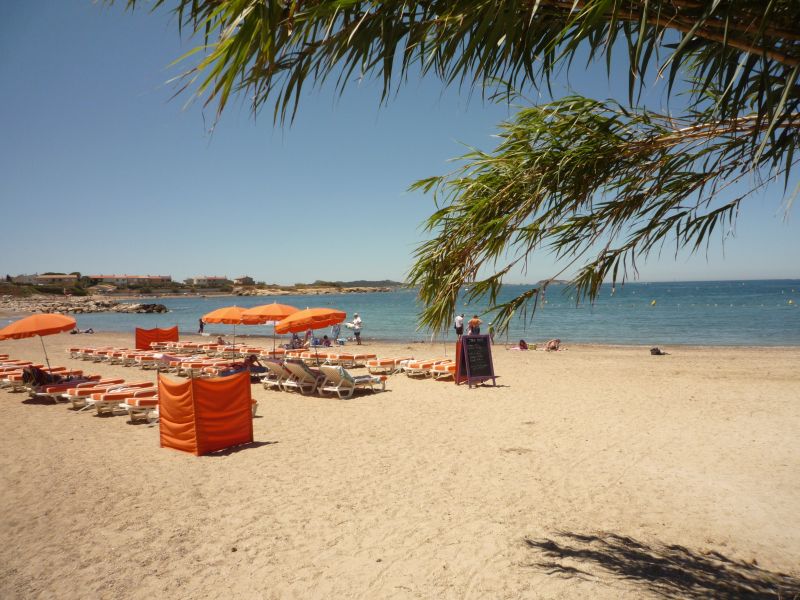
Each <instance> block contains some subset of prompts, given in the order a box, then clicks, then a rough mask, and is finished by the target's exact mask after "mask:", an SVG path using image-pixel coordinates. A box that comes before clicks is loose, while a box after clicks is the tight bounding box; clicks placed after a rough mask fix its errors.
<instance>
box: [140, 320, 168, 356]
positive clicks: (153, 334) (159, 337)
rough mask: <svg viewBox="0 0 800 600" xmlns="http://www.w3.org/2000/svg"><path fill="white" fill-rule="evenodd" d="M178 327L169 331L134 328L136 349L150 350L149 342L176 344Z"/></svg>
mask: <svg viewBox="0 0 800 600" xmlns="http://www.w3.org/2000/svg"><path fill="white" fill-rule="evenodd" d="M178 337H179V334H178V326H177V325H176V326H175V327H170V328H169V329H159V328H158V327H156V328H155V329H140V328H139V327H137V328H136V349H137V350H150V342H177V341H178Z"/></svg>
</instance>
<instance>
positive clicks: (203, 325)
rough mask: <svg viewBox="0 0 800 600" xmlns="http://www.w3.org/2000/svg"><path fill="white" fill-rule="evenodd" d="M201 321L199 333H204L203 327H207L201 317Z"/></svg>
mask: <svg viewBox="0 0 800 600" xmlns="http://www.w3.org/2000/svg"><path fill="white" fill-rule="evenodd" d="M199 321H200V328H199V329H198V330H197V333H203V327H205V326H206V324H205V323H203V319H199Z"/></svg>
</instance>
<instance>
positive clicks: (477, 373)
mask: <svg viewBox="0 0 800 600" xmlns="http://www.w3.org/2000/svg"><path fill="white" fill-rule="evenodd" d="M489 379H491V380H492V385H497V381H496V379H497V376H496V375H495V374H494V365H493V364H492V341H491V339H490V338H489V336H488V335H462V336H461V338H460V339H459V340H458V341H457V342H456V373H455V381H456V385H461V384H462V383H464V382H466V383H467V385H469V387H472V386H473V385H478V384H479V383H483V382H484V381H488V380H489Z"/></svg>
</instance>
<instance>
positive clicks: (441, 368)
mask: <svg viewBox="0 0 800 600" xmlns="http://www.w3.org/2000/svg"><path fill="white" fill-rule="evenodd" d="M455 374H456V363H455V362H454V361H452V360H451V361H448V362H440V363H438V364H435V365H433V366H432V367H431V375H432V376H433V378H434V379H449V378H451V377H454V376H455Z"/></svg>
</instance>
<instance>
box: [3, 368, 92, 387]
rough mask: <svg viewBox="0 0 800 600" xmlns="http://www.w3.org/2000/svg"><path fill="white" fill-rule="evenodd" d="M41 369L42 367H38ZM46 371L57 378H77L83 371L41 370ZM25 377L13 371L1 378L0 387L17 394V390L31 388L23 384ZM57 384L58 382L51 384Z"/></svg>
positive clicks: (21, 373)
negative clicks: (9, 389)
mask: <svg viewBox="0 0 800 600" xmlns="http://www.w3.org/2000/svg"><path fill="white" fill-rule="evenodd" d="M38 368H40V369H41V368H42V367H38ZM42 370H44V371H46V372H47V373H48V374H50V375H58V376H59V377H70V376H73V375H74V376H78V375H83V371H80V370H70V369H67V367H60V366H59V367H52V368H50V369H42ZM24 377H25V371H24V370H20V371H13V372H10V373H6V374H5V375H4V377H3V380H2V381H0V387H3V388H11V391H12V392H17V391H19V390H22V389H25V388H28V387H31V386H30V384H28V383H25V382H24V381H23V379H24ZM53 383H58V382H55V381H54V382H53Z"/></svg>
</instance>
